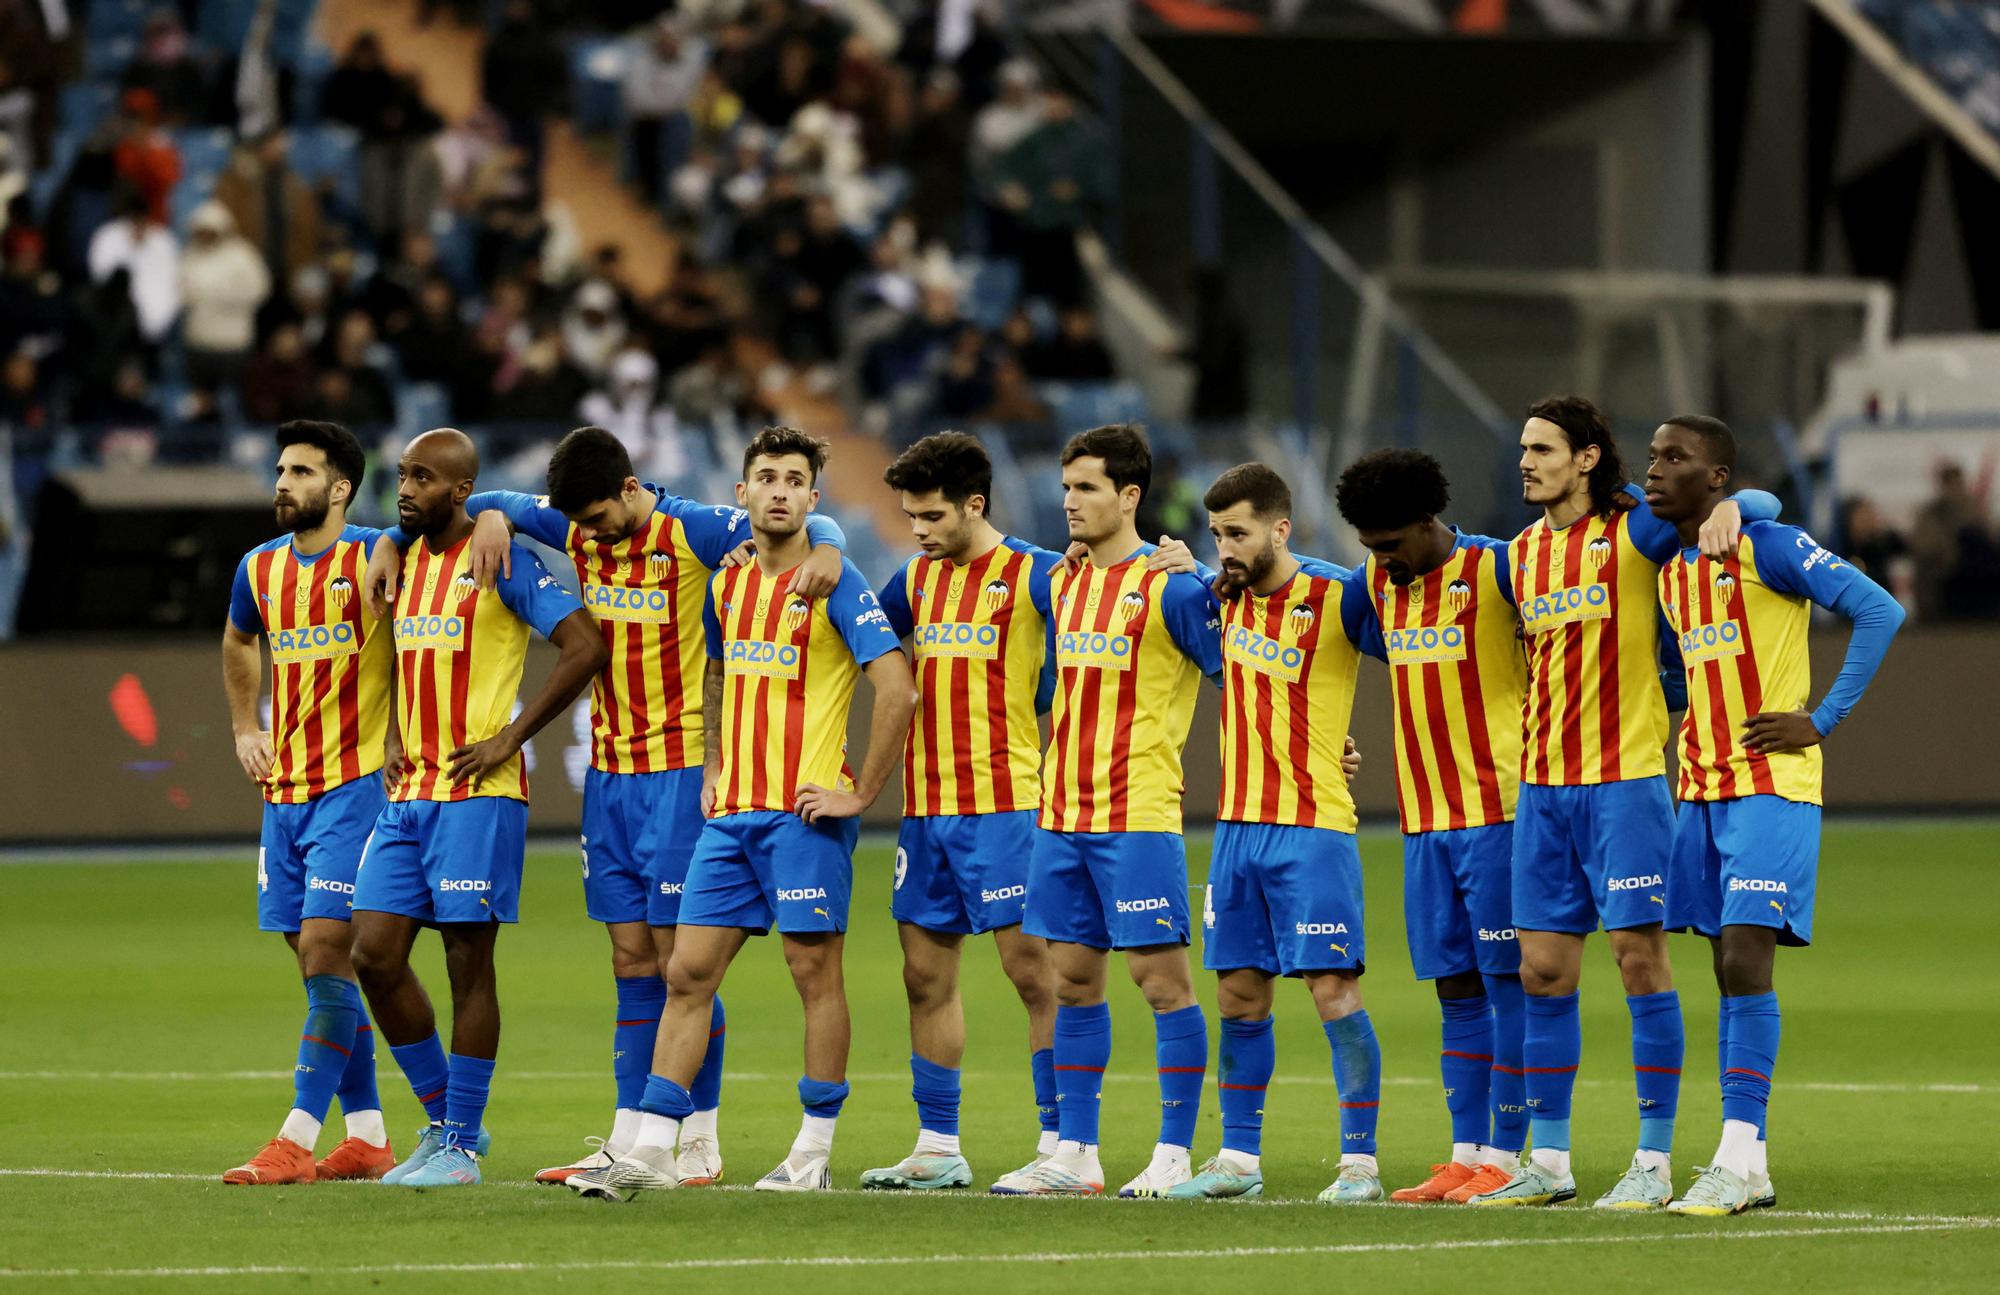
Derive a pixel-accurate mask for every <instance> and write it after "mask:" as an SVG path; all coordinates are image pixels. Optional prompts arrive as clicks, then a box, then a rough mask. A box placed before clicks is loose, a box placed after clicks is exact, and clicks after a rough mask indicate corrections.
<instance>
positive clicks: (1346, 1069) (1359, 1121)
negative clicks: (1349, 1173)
mask: <svg viewBox="0 0 2000 1295" xmlns="http://www.w3.org/2000/svg"><path fill="white" fill-rule="evenodd" d="M1321 1024H1322V1027H1323V1028H1324V1029H1325V1030H1326V1041H1327V1043H1328V1044H1330V1045H1331V1046H1332V1048H1333V1086H1334V1088H1335V1089H1337V1090H1338V1091H1339V1093H1340V1153H1341V1154H1342V1155H1347V1156H1372V1155H1374V1154H1375V1121H1376V1119H1377V1118H1378V1117H1379V1116H1380V1115H1381V1113H1382V1045H1381V1044H1380V1043H1379V1042H1377V1040H1376V1038H1375V1023H1374V1022H1373V1021H1371V1020H1369V1019H1368V1013H1366V1012H1356V1013H1354V1014H1353V1015H1352V1016H1343V1017H1341V1018H1340V1019H1339V1020H1337V1021H1324V1022H1322V1023H1321Z"/></svg>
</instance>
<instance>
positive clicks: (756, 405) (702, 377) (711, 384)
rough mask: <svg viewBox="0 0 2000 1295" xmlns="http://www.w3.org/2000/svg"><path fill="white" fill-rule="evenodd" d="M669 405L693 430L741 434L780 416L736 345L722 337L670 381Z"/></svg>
mask: <svg viewBox="0 0 2000 1295" xmlns="http://www.w3.org/2000/svg"><path fill="white" fill-rule="evenodd" d="M667 404H668V407H669V408H671V409H672V410H673V413H674V418H675V420H676V421H677V422H678V423H679V424H680V425H681V426H682V427H684V428H686V429H688V430H689V431H690V432H691V431H692V429H694V428H700V427H707V428H714V429H716V430H718V431H720V432H723V433H737V432H740V431H741V430H742V429H745V428H749V427H759V426H763V425H765V424H767V423H772V422H776V421H777V417H778V412H777V410H776V408H775V407H773V406H772V404H771V403H770V401H768V400H767V399H765V398H764V395H763V393H762V392H761V391H760V390H759V389H758V386H757V382H756V379H755V378H754V377H753V376H752V375H751V374H750V373H749V372H747V371H746V370H745V369H744V367H743V365H742V363H741V362H740V361H739V360H738V359H737V357H736V348H735V347H734V346H733V345H731V344H730V342H729V341H728V340H727V339H721V338H718V339H717V340H715V341H714V342H713V344H711V345H710V346H709V347H708V349H707V350H705V351H703V352H702V354H701V355H700V356H699V357H698V358H697V359H696V360H695V361H694V362H693V363H692V364H687V365H684V366H682V368H681V370H680V371H679V372H678V373H676V374H674V376H673V379H672V380H671V381H669V382H668V383H667Z"/></svg>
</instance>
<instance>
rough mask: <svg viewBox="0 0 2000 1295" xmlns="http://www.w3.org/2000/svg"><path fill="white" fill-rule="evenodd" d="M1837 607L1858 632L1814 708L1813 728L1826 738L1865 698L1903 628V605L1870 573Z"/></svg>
mask: <svg viewBox="0 0 2000 1295" xmlns="http://www.w3.org/2000/svg"><path fill="white" fill-rule="evenodd" d="M1833 610H1834V611H1836V612H1839V613H1840V614H1841V615H1842V616H1845V617H1847V619H1848V620H1850V621H1853V622H1854V633H1853V634H1852V635H1851V636H1849V638H1848V640H1847V659H1846V660H1845V661H1842V662H1841V663H1840V673H1839V674H1838V675H1836V676H1835V677H1834V680H1833V687H1831V688H1829V689H1827V691H1826V697H1825V698H1824V699H1823V700H1822V701H1821V702H1820V704H1819V705H1818V706H1817V707H1815V708H1814V709H1813V716H1812V720H1813V727H1814V728H1816V729H1818V730H1819V731H1820V736H1822V737H1824V736H1826V735H1827V734H1829V733H1831V732H1833V730H1834V727H1835V726H1836V725H1838V724H1839V723H1840V721H1842V720H1844V719H1846V718H1847V715H1848V712H1849V711H1852V710H1853V709H1854V707H1855V705H1856V703H1858V702H1859V701H1860V700H1861V694H1862V693H1864V692H1866V691H1867V690H1868V682H1869V680H1871V679H1873V678H1874V677H1875V672H1876V671H1877V670H1879V669H1880V668H1881V666H1882V658H1883V657H1885V656H1887V655H1888V654H1889V643H1890V641H1891V640H1893V639H1894V638H1895V637H1896V631H1897V630H1899V629H1901V628H1902V627H1903V605H1902V604H1901V603H1899V602H1897V601H1896V600H1895V598H1894V597H1893V596H1892V595H1891V594H1890V593H1889V591H1888V590H1887V589H1884V588H1883V587H1882V586H1881V585H1878V584H1876V583H1875V582H1874V581H1873V580H1870V579H1869V578H1868V577H1866V576H1861V577H1860V578H1859V579H1857V580H1854V581H1852V582H1850V583H1849V584H1848V586H1847V588H1845V589H1844V590H1842V591H1841V593H1840V597H1839V598H1838V599H1836V600H1835V601H1834V604H1833Z"/></svg>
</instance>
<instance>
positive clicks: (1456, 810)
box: [1416, 567, 1465, 828]
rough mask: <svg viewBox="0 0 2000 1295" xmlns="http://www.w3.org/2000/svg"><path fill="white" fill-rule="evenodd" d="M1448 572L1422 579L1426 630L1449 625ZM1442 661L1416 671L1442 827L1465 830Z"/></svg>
mask: <svg viewBox="0 0 2000 1295" xmlns="http://www.w3.org/2000/svg"><path fill="white" fill-rule="evenodd" d="M1446 574H1447V572H1446V569H1445V568H1443V567H1440V568H1439V569H1438V570H1436V571H1433V572H1431V573H1430V574H1429V575H1427V576H1425V577H1423V590H1424V615H1423V620H1422V622H1421V624H1422V626H1423V627H1424V628H1426V629H1435V628H1437V627H1438V626H1440V625H1442V624H1445V623H1446V617H1445V604H1444V590H1445V576H1446ZM1445 669H1446V666H1445V664H1444V663H1443V662H1441V661H1433V662H1427V663H1425V664H1423V665H1421V666H1418V667H1417V668H1416V674H1417V677H1418V678H1420V679H1422V680H1423V689H1424V711H1425V713H1426V714H1427V715H1428V716H1429V719H1430V731H1431V753H1432V758H1434V759H1435V760H1436V761H1437V769H1438V788H1439V790H1440V791H1441V792H1442V793H1443V796H1444V821H1443V822H1442V823H1441V824H1440V826H1442V827H1447V828H1458V827H1464V826H1465V793H1464V790H1463V787H1462V785H1461V782H1460V779H1459V770H1458V761H1457V760H1455V759H1453V758H1452V749H1451V725H1450V723H1449V721H1448V719H1447V717H1446V715H1445V710H1444V671H1445Z"/></svg>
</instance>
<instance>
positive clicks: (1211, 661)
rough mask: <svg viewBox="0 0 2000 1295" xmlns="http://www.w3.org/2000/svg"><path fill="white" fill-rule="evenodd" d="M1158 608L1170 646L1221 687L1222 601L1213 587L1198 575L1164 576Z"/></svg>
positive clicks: (1183, 573)
mask: <svg viewBox="0 0 2000 1295" xmlns="http://www.w3.org/2000/svg"><path fill="white" fill-rule="evenodd" d="M1160 610H1161V613H1162V615H1163V616H1164V617H1165V619H1166V623H1167V633H1168V634H1169V635H1170V636H1171V637H1172V638H1173V641H1174V646H1175V647H1178V648H1179V649H1180V650H1181V651H1182V653H1184V654H1185V655H1186V656H1187V658H1188V660H1190V661H1192V662H1194V663H1195V666H1196V667H1197V668H1198V669H1200V671H1201V672H1202V674H1203V675H1205V676H1206V677H1207V678H1208V681H1209V682H1210V683H1212V684H1214V685H1215V686H1216V687H1218V688H1220V687H1221V686H1222V604H1221V603H1220V602H1219V601H1218V600H1217V599H1216V596H1215V590H1214V589H1212V588H1210V587H1209V585H1208V583H1207V582H1206V581H1204V580H1203V579H1202V578H1201V577H1200V576H1198V575H1191V574H1188V573H1185V572H1176V573H1175V574H1173V575H1170V576H1168V577H1167V585H1166V588H1165V589H1164V590H1163V591H1162V592H1161V594H1160Z"/></svg>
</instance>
